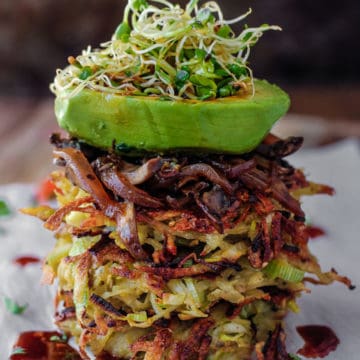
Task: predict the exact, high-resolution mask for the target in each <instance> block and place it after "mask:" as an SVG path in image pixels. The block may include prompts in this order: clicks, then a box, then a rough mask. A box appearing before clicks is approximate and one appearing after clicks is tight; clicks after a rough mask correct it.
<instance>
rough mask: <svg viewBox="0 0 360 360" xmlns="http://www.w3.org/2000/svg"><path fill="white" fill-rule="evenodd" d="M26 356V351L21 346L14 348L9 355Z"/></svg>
mask: <svg viewBox="0 0 360 360" xmlns="http://www.w3.org/2000/svg"><path fill="white" fill-rule="evenodd" d="M21 354H26V351H25V349H24V348H22V347H21V346H15V347H14V348H13V350H12V352H11V355H21Z"/></svg>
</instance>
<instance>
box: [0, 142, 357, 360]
mask: <svg viewBox="0 0 360 360" xmlns="http://www.w3.org/2000/svg"><path fill="white" fill-rule="evenodd" d="M289 161H290V162H291V163H292V164H293V165H296V166H298V167H301V168H304V169H305V173H306V175H307V176H308V178H309V179H311V180H313V181H316V182H322V183H326V184H329V185H331V186H333V187H334V188H335V189H336V195H334V196H333V197H329V196H325V195H318V196H313V197H309V198H304V199H303V208H304V210H305V212H306V214H307V217H308V220H309V221H310V222H311V224H312V225H314V226H315V225H316V226H319V227H321V228H323V229H325V231H326V235H325V236H322V237H319V238H315V239H313V240H311V244H310V246H311V249H312V251H313V253H314V254H315V255H316V256H317V257H318V258H319V259H320V263H321V265H322V267H323V270H329V269H330V268H331V267H334V268H335V269H336V270H337V271H338V272H339V273H340V274H342V275H346V276H348V277H350V278H351V280H352V281H353V283H354V284H355V285H358V287H357V288H356V289H355V290H353V291H349V290H348V289H347V288H346V287H345V286H344V285H342V284H333V285H330V286H310V288H311V289H312V293H311V294H304V295H303V296H302V298H301V300H300V301H299V305H300V307H301V312H300V313H299V314H290V315H289V316H288V317H287V320H286V327H287V342H288V347H289V350H290V351H291V352H296V350H297V349H299V348H300V347H301V346H302V340H301V339H300V337H299V335H298V334H297V332H296V326H298V325H313V324H319V325H327V326H330V327H331V328H332V329H333V330H334V331H335V333H336V334H337V335H338V337H339V338H340V345H339V347H338V348H337V350H336V351H335V352H333V353H331V354H330V355H329V356H328V357H327V359H328V360H357V359H359V356H360V355H359V354H360V270H359V267H360V260H359V255H360V238H359V237H360V236H359V233H360V231H359V223H360V220H359V219H360V205H359V204H360V151H359V143H358V142H356V140H347V141H343V142H340V143H336V144H333V145H329V146H326V147H323V148H320V149H303V150H300V151H299V152H298V153H297V154H295V155H292V156H291V157H290V158H289ZM33 190H34V187H33V186H30V185H23V184H10V185H5V186H0V199H2V200H5V201H6V202H7V204H8V205H9V207H10V208H11V211H12V213H11V215H9V216H1V217H0V297H1V301H0V329H1V333H0V334H1V335H0V360H3V359H7V358H8V356H9V354H10V352H11V347H12V345H13V343H14V342H15V340H16V338H17V335H18V334H19V333H20V332H22V331H27V330H51V329H54V325H53V322H52V317H53V311H54V309H53V295H54V289H53V288H51V287H49V286H43V285H40V277H41V264H39V263H35V264H31V265H28V266H26V267H24V268H22V267H20V266H18V265H15V264H14V263H13V259H14V258H16V257H18V256H26V255H33V256H39V257H43V256H44V255H46V254H47V252H48V251H49V250H50V249H51V248H52V246H53V245H54V240H53V238H52V235H51V233H50V232H48V231H47V230H45V229H44V228H43V227H42V224H41V222H40V221H38V220H36V219H33V218H31V217H28V216H25V215H22V214H18V213H17V209H19V208H21V207H26V206H29V205H31V204H32V201H33ZM4 297H9V298H11V299H13V300H15V301H16V302H17V303H19V304H20V305H23V304H28V308H27V309H26V311H25V312H24V313H23V314H22V315H13V314H11V313H9V312H8V311H7V310H6V307H5V306H4V302H3V298H4Z"/></svg>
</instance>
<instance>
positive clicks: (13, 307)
mask: <svg viewBox="0 0 360 360" xmlns="http://www.w3.org/2000/svg"><path fill="white" fill-rule="evenodd" d="M4 304H5V307H6V309H7V310H8V311H9V312H10V313H12V314H14V315H21V314H22V313H23V312H24V311H25V310H26V309H27V307H28V305H27V304H25V305H19V304H18V303H17V302H16V301H14V300H12V299H10V298H8V297H5V298H4Z"/></svg>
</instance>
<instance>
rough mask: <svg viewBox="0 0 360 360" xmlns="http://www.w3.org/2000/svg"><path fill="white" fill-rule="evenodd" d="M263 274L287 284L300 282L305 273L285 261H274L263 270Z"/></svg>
mask: <svg viewBox="0 0 360 360" xmlns="http://www.w3.org/2000/svg"><path fill="white" fill-rule="evenodd" d="M263 272H264V273H265V274H266V275H267V276H268V277H269V278H271V279H275V278H280V279H283V280H285V281H289V282H300V281H302V279H303V278H304V275H305V272H304V271H303V270H300V269H298V268H296V267H295V266H292V265H290V264H289V263H288V262H287V261H286V260H281V259H276V260H272V261H270V263H269V264H268V265H267V266H266V267H265V268H264V269H263Z"/></svg>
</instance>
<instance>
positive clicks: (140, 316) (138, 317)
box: [126, 311, 148, 322]
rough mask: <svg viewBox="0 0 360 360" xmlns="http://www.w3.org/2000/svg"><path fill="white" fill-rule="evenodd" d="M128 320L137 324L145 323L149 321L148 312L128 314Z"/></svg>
mask: <svg viewBox="0 0 360 360" xmlns="http://www.w3.org/2000/svg"><path fill="white" fill-rule="evenodd" d="M126 317H127V318H128V320H132V321H135V322H143V321H146V320H147V319H148V317H147V313H146V311H140V312H139V313H133V314H127V316H126Z"/></svg>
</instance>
